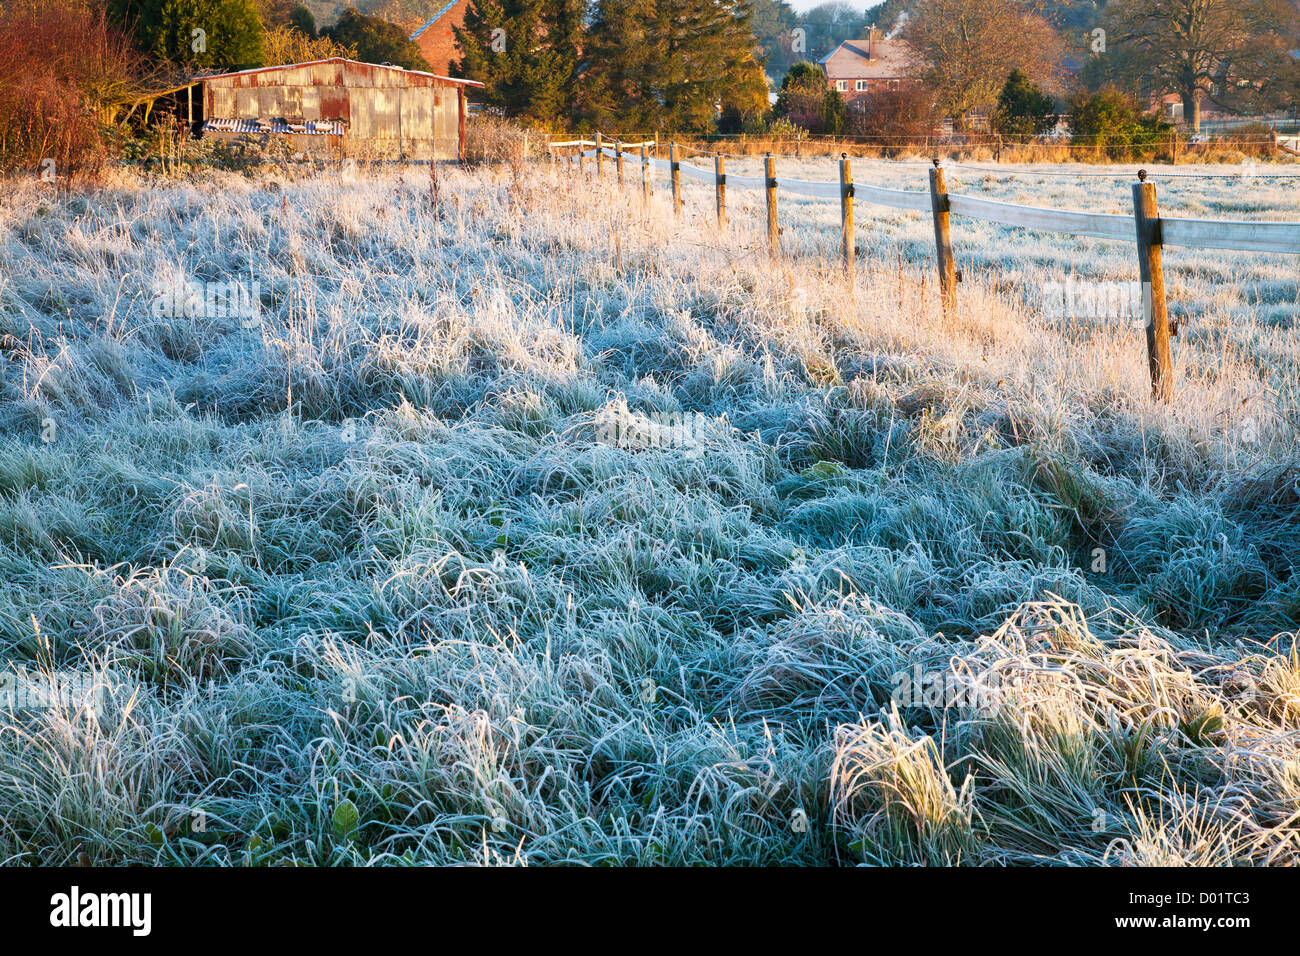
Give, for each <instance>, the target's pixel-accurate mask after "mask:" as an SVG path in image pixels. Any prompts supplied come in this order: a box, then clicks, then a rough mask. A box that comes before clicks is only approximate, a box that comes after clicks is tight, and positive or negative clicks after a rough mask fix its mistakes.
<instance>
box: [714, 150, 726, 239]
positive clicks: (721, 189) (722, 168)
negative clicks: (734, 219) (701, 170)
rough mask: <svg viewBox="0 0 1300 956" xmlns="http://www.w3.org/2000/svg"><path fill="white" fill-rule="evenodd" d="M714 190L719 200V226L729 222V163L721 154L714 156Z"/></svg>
mask: <svg viewBox="0 0 1300 956" xmlns="http://www.w3.org/2000/svg"><path fill="white" fill-rule="evenodd" d="M713 192H714V195H715V196H716V198H717V202H718V226H719V228H721V227H722V226H725V225H726V224H727V164H726V161H725V160H724V159H723V158H722V156H720V155H714V157H713Z"/></svg>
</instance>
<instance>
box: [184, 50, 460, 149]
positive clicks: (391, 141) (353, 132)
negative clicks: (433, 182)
mask: <svg viewBox="0 0 1300 956" xmlns="http://www.w3.org/2000/svg"><path fill="white" fill-rule="evenodd" d="M203 96H204V104H205V108H206V110H205V115H206V116H207V117H209V118H212V119H267V120H270V119H274V118H275V117H278V116H283V117H284V118H285V119H287V120H289V121H290V122H294V123H296V122H309V121H311V120H325V119H342V120H346V121H347V123H348V132H347V134H346V135H345V136H344V138H343V149H344V152H345V154H346V155H348V156H356V157H359V158H382V159H417V160H428V159H440V160H446V159H457V158H459V156H460V105H459V104H460V94H459V87H458V85H457V84H455V83H452V82H450V81H448V80H446V79H442V78H440V77H435V76H428V75H424V74H419V73H411V72H408V71H403V70H396V69H391V68H386V67H379V66H374V65H371V64H367V63H353V62H351V61H335V62H328V63H318V64H312V65H295V66H288V67H283V68H274V69H268V70H261V71H257V72H253V73H244V74H232V75H229V76H218V77H213V78H211V79H209V80H207V81H205V82H204V93H203Z"/></svg>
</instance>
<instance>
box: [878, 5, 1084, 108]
mask: <svg viewBox="0 0 1300 956" xmlns="http://www.w3.org/2000/svg"><path fill="white" fill-rule="evenodd" d="M1034 9H1035V7H1034V5H1033V4H1032V3H1029V2H1024V0H918V2H917V4H916V6H915V8H914V9H913V10H912V12H911V15H910V16H909V18H908V20H907V25H906V26H905V27H904V28H903V37H904V39H905V40H907V42H908V44H909V45H910V46H911V48H912V50H913V53H914V56H915V58H916V61H917V66H918V67H919V68H920V71H921V75H922V78H923V79H924V80H925V82H926V85H927V86H929V87H930V89H931V90H932V91H933V93H934V96H935V101H936V103H937V104H938V107H939V109H940V110H941V111H942V112H944V113H945V114H948V115H950V116H952V117H953V119H954V121H955V122H958V123H960V122H961V121H962V118H963V117H964V116H965V115H966V114H967V113H968V112H970V111H971V110H973V109H976V108H985V109H991V108H992V106H993V104H994V103H995V101H996V100H997V96H998V92H999V91H1000V90H1001V89H1002V86H1003V84H1004V83H1006V81H1007V77H1008V76H1009V75H1010V74H1011V71H1012V70H1015V69H1020V70H1022V71H1024V73H1026V74H1027V75H1028V76H1029V77H1030V78H1032V79H1034V80H1036V81H1038V82H1040V83H1042V84H1044V85H1046V86H1049V87H1051V86H1053V85H1054V82H1053V81H1054V80H1055V78H1056V74H1057V70H1058V64H1059V61H1060V54H1061V48H1062V45H1061V41H1060V38H1059V37H1058V36H1057V33H1056V31H1055V30H1053V29H1052V26H1051V24H1049V23H1048V22H1047V21H1046V20H1044V19H1043V18H1042V17H1039V16H1037V15H1036V14H1035V13H1034Z"/></svg>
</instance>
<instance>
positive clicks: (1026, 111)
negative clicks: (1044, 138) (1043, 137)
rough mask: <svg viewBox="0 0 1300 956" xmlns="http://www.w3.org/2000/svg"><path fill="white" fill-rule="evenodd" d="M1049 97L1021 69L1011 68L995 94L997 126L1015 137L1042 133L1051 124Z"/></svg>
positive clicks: (1049, 127) (1050, 101) (1050, 100)
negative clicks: (1004, 82)
mask: <svg viewBox="0 0 1300 956" xmlns="http://www.w3.org/2000/svg"><path fill="white" fill-rule="evenodd" d="M1052 106H1053V104H1052V98H1051V97H1050V96H1048V95H1047V94H1046V93H1044V92H1043V90H1042V88H1041V87H1040V86H1039V85H1038V84H1037V83H1035V82H1033V81H1032V80H1031V79H1029V77H1028V76H1026V75H1025V73H1024V71H1023V70H1012V71H1011V75H1010V76H1008V77H1007V82H1006V84H1005V85H1004V86H1003V87H1002V92H1001V93H999V94H998V109H997V114H996V119H997V125H998V129H999V130H1001V131H1002V132H1004V133H1011V134H1013V135H1018V136H1032V135H1033V134H1035V133H1045V132H1047V130H1049V129H1051V127H1052V122H1053V119H1052Z"/></svg>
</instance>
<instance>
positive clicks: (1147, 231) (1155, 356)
mask: <svg viewBox="0 0 1300 956" xmlns="http://www.w3.org/2000/svg"><path fill="white" fill-rule="evenodd" d="M1138 179H1139V180H1140V181H1139V182H1136V183H1134V184H1133V218H1134V220H1135V221H1136V224H1137V247H1138V273H1139V276H1140V277H1141V279H1142V319H1143V322H1144V324H1145V325H1146V332H1147V363H1148V365H1149V366H1150V368H1151V394H1152V395H1154V396H1155V398H1156V399H1157V400H1158V401H1162V402H1167V401H1169V400H1170V399H1171V398H1173V395H1174V362H1173V356H1172V353H1171V352H1170V349H1169V312H1168V310H1167V308H1166V304H1165V274H1164V267H1163V265H1162V263H1161V245H1162V236H1161V234H1160V213H1159V211H1158V209H1157V207H1156V184H1155V183H1149V182H1147V181H1146V179H1147V171H1146V170H1145V169H1143V170H1139V171H1138Z"/></svg>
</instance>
